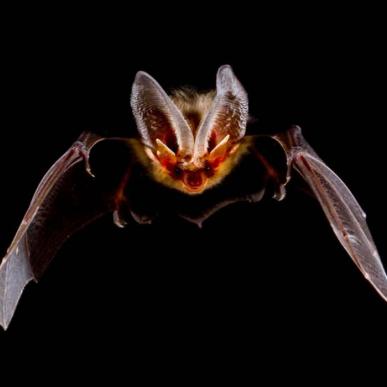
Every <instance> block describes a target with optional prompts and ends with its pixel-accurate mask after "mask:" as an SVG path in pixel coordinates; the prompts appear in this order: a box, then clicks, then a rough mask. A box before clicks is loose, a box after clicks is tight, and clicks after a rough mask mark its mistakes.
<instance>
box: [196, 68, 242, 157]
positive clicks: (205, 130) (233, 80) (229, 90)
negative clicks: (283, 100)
mask: <svg viewBox="0 0 387 387" xmlns="http://www.w3.org/2000/svg"><path fill="white" fill-rule="evenodd" d="M247 118H248V97H247V93H246V91H245V89H244V88H243V86H242V85H241V83H240V82H239V80H238V78H237V77H236V76H235V75H234V73H233V71H232V68H231V66H230V65H223V66H221V67H220V68H219V69H218V72H217V75H216V96H215V99H214V101H213V103H212V106H211V108H210V110H209V112H208V113H207V116H206V118H205V119H204V120H203V123H202V125H201V126H200V128H199V130H198V134H197V136H196V141H195V150H194V157H195V158H200V157H202V156H203V155H204V154H206V153H207V152H208V145H209V139H210V137H211V135H212V134H213V132H215V135H216V142H215V146H216V145H217V143H218V142H219V141H221V140H222V139H223V138H224V137H225V136H227V135H229V136H230V142H236V141H238V140H240V139H241V138H242V137H243V136H244V135H245V132H246V124H247Z"/></svg>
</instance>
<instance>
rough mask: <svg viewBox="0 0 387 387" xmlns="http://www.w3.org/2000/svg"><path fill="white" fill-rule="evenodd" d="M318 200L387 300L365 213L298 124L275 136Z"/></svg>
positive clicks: (342, 240) (385, 278)
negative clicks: (307, 139)
mask: <svg viewBox="0 0 387 387" xmlns="http://www.w3.org/2000/svg"><path fill="white" fill-rule="evenodd" d="M274 139H275V140H277V141H278V142H279V143H280V145H281V146H282V147H283V148H284V150H285V152H286V155H287V159H288V168H289V170H288V177H289V176H290V168H291V167H293V168H295V169H296V170H297V171H298V172H299V173H300V175H301V176H302V177H303V178H304V179H305V181H306V182H307V183H308V184H309V186H310V188H311V189H312V191H313V192H314V194H315V196H316V197H317V199H318V201H319V202H320V204H321V206H322V208H323V210H324V213H325V215H326V217H327V218H328V220H329V223H330V225H331V227H332V229H333V231H334V233H335V234H336V237H337V238H338V240H339V241H340V243H341V244H342V245H343V247H344V248H345V250H346V251H347V252H348V254H349V255H350V256H351V258H352V260H353V262H354V263H355V264H356V266H357V267H358V268H359V270H360V271H361V272H362V273H363V275H364V276H365V278H366V279H367V280H368V281H369V282H371V284H372V285H373V287H374V288H375V289H376V290H377V292H378V293H379V294H380V295H381V296H382V297H383V298H384V299H385V300H386V301H387V276H386V272H385V270H384V268H383V265H382V262H381V260H380V257H379V254H378V251H377V249H376V246H375V243H374V241H373V239H372V236H371V233H370V231H369V229H368V226H367V223H366V215H365V213H364V211H363V210H362V209H361V207H360V205H359V203H358V202H357V200H356V199H355V197H354V196H353V195H352V193H351V191H350V190H349V189H348V187H347V186H346V185H345V184H344V182H343V181H342V180H341V179H340V178H339V177H338V176H337V175H336V174H335V173H334V172H333V171H332V170H331V169H330V168H329V167H328V166H327V165H326V164H325V163H324V162H323V161H322V160H321V159H320V158H319V157H318V155H317V154H316V152H315V151H314V150H313V149H312V148H311V147H310V145H309V144H308V143H307V142H306V141H305V139H304V138H303V136H302V133H301V129H300V128H299V127H297V126H296V127H292V128H291V129H290V130H289V131H288V132H285V133H283V134H280V135H276V136H274Z"/></svg>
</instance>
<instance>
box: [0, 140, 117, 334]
mask: <svg viewBox="0 0 387 387" xmlns="http://www.w3.org/2000/svg"><path fill="white" fill-rule="evenodd" d="M102 140H104V138H102V137H99V136H97V135H94V134H91V133H84V134H83V135H81V137H80V138H79V139H78V140H77V141H76V142H75V143H74V144H73V145H72V146H71V147H70V148H69V149H68V150H67V152H66V153H64V154H63V156H62V157H60V158H59V159H58V160H57V161H56V163H55V164H54V165H53V166H52V167H51V168H50V169H49V171H48V172H47V173H46V175H45V176H44V177H43V179H42V181H41V182H40V184H39V186H38V188H37V190H36V192H35V194H34V196H33V198H32V201H31V203H30V206H29V208H28V210H27V212H26V214H25V216H24V218H23V220H22V222H21V224H20V227H19V229H18V230H17V233H16V235H15V238H14V239H13V241H12V243H11V245H10V247H9V249H8V251H7V254H6V256H5V257H4V258H3V260H2V261H1V265H0V325H1V326H2V327H3V328H4V329H6V328H7V326H8V325H9V323H10V320H11V318H12V316H13V314H14V312H15V308H16V306H17V303H18V301H19V298H20V296H21V294H22V292H23V289H24V288H25V286H26V285H27V283H28V282H30V281H31V280H34V281H37V280H38V279H39V278H40V277H41V275H42V274H43V272H44V270H45V269H46V268H47V266H48V264H49V263H50V261H51V259H52V258H53V256H54V255H55V253H56V252H57V250H58V249H59V248H60V246H61V245H62V244H63V242H64V241H65V240H66V239H67V238H68V237H69V236H70V235H71V234H73V233H74V232H75V231H76V230H78V229H80V228H81V227H82V226H84V225H85V224H87V223H90V222H91V221H93V220H95V219H96V218H98V217H100V216H101V215H103V214H105V213H107V212H109V211H111V210H112V206H113V200H112V198H113V196H114V188H111V187H109V188H108V187H106V186H105V185H104V184H102V183H101V182H100V181H99V179H98V178H93V176H92V174H91V171H90V167H89V154H90V151H91V149H92V148H93V147H94V146H95V145H96V144H97V143H98V142H100V141H102Z"/></svg>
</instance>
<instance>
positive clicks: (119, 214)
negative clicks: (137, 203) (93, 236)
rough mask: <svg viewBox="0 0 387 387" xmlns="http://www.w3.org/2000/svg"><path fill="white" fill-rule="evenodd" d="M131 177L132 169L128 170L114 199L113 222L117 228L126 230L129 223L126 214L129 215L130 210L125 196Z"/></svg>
mask: <svg viewBox="0 0 387 387" xmlns="http://www.w3.org/2000/svg"><path fill="white" fill-rule="evenodd" d="M130 175H131V168H129V169H128V170H127V172H126V173H125V175H124V177H123V178H122V180H121V182H120V185H119V187H118V189H117V192H116V194H115V197H114V207H115V209H114V211H113V222H114V224H115V225H116V226H117V227H120V228H124V227H125V226H126V225H127V224H128V222H127V221H126V220H125V216H124V213H127V209H128V208H130V205H129V200H128V198H127V196H126V195H125V189H126V187H127V185H128V181H129V178H130Z"/></svg>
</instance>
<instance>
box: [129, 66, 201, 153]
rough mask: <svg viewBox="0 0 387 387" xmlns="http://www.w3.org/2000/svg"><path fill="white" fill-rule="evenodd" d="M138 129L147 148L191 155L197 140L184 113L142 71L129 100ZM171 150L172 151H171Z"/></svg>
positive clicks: (138, 75) (137, 77)
mask: <svg viewBox="0 0 387 387" xmlns="http://www.w3.org/2000/svg"><path fill="white" fill-rule="evenodd" d="M130 104H131V107H132V111H133V115H134V118H135V120H136V123H137V128H138V130H139V132H140V134H141V137H142V139H143V142H144V143H145V145H147V146H149V147H151V148H156V149H158V148H160V147H161V148H162V149H163V150H164V151H167V152H169V151H171V152H172V153H175V154H176V153H179V155H181V156H183V157H184V156H187V155H192V153H193V146H194V138H193V134H192V131H191V129H190V127H189V125H188V124H187V122H186V121H185V119H184V117H183V115H182V113H181V112H180V110H179V109H178V108H177V107H176V105H175V104H174V102H173V101H172V100H171V99H170V98H169V97H168V95H167V94H166V92H165V91H164V90H163V89H162V87H161V86H160V85H159V84H158V83H157V81H156V80H155V79H153V78H152V77H151V76H150V75H149V74H147V73H145V72H143V71H139V72H138V73H137V75H136V78H135V80H134V83H133V86H132V96H131V100H130ZM168 148H169V150H168Z"/></svg>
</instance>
